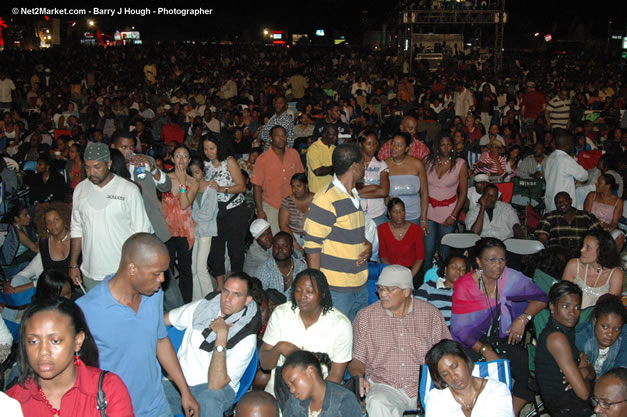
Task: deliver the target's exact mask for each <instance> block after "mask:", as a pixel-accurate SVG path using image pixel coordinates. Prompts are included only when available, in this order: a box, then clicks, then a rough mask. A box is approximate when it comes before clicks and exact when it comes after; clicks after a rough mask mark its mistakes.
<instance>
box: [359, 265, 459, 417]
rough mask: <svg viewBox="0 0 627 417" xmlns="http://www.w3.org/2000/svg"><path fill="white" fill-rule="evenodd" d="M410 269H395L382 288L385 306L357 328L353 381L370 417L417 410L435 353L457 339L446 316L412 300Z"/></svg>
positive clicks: (371, 310) (363, 317) (366, 312)
mask: <svg viewBox="0 0 627 417" xmlns="http://www.w3.org/2000/svg"><path fill="white" fill-rule="evenodd" d="M413 288H414V285H413V277H412V274H411V271H410V270H409V268H405V267H404V266H401V265H390V266H387V267H385V268H384V269H383V271H381V275H380V276H379V281H378V282H377V291H378V292H379V298H380V301H377V302H376V303H374V304H371V305H369V306H368V307H366V308H364V309H363V310H361V311H360V312H359V314H357V317H356V318H355V321H354V322H353V360H352V361H351V362H350V363H349V364H348V372H349V373H350V374H351V376H358V377H359V387H360V390H361V394H362V395H364V394H365V395H366V410H368V415H371V416H377V417H401V416H402V415H403V412H404V411H405V410H408V409H413V408H416V405H417V402H418V401H417V400H418V385H419V378H418V375H419V374H420V367H421V366H422V365H423V364H424V363H425V356H426V354H427V352H428V351H429V349H431V347H432V346H433V345H435V344H436V343H438V342H439V341H440V340H442V339H451V333H450V332H449V330H448V327H447V326H446V322H445V321H444V317H443V316H442V313H440V311H439V310H438V309H437V308H436V307H435V306H433V305H432V304H429V303H427V302H425V301H421V300H418V299H416V298H414V297H413V296H412V290H413Z"/></svg>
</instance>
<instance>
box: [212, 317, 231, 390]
mask: <svg viewBox="0 0 627 417" xmlns="http://www.w3.org/2000/svg"><path fill="white" fill-rule="evenodd" d="M209 327H211V330H213V331H214V332H215V333H216V342H215V346H224V347H225V348H226V342H227V339H228V335H229V327H230V326H229V325H228V324H226V322H225V321H224V318H223V317H218V318H217V319H215V320H214V321H213V322H212V323H211V325H210V326H209ZM207 378H208V381H209V385H208V388H209V389H214V390H220V389H222V388H224V387H225V386H226V384H228V383H229V382H231V378H229V375H228V373H227V371H226V349H224V350H223V351H222V352H218V351H216V350H214V351H213V354H212V355H211V363H210V364H209V375H208V376H207Z"/></svg>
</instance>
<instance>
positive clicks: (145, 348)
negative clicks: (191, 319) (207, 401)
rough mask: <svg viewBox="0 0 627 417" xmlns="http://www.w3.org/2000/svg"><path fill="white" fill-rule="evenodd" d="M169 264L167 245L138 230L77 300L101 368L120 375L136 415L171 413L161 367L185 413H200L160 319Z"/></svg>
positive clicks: (161, 416)
mask: <svg viewBox="0 0 627 417" xmlns="http://www.w3.org/2000/svg"><path fill="white" fill-rule="evenodd" d="M169 265H170V256H169V254H168V249H167V248H166V246H165V245H164V244H163V242H161V241H160V240H159V239H157V238H156V237H155V236H153V235H151V234H148V233H136V234H134V235H132V236H131V237H129V238H128V239H127V240H126V242H124V245H123V246H122V256H121V260H120V266H119V268H118V270H117V272H116V273H115V274H111V275H108V276H107V277H106V278H105V280H104V282H102V283H101V284H100V285H98V286H97V287H96V288H94V289H93V291H90V292H89V293H88V294H87V295H85V296H83V297H81V298H79V299H78V300H77V304H78V305H79V306H80V307H81V309H82V310H83V313H84V314H85V319H86V320H87V324H88V326H89V329H90V331H91V333H92V335H93V336H94V340H95V341H96V345H97V346H98V352H99V356H100V367H101V368H102V369H104V370H107V371H111V372H115V373H116V374H117V375H119V376H120V378H122V381H124V384H126V387H127V388H128V392H129V394H130V396H131V400H132V401H133V410H134V412H135V416H137V417H155V416H156V417H166V416H167V417H171V416H172V412H171V411H170V407H169V405H168V402H167V400H166V397H165V394H164V391H163V386H162V384H161V378H162V374H161V368H160V367H159V364H161V366H163V369H164V370H165V371H166V372H167V374H168V376H169V377H170V379H171V380H172V381H174V383H175V384H176V386H177V387H178V389H179V390H180V392H181V397H182V400H181V401H182V404H183V408H184V410H185V416H186V417H189V416H191V415H194V416H196V417H198V416H199V415H200V409H199V406H198V403H197V402H196V400H195V399H194V397H193V396H192V394H191V392H190V389H189V386H188V385H187V383H186V382H185V377H184V376H183V372H182V371H181V367H180V365H179V362H178V360H177V358H176V353H175V352H174V348H173V347H172V343H171V342H170V339H169V338H168V333H167V331H166V329H165V324H164V321H163V292H162V291H161V289H160V287H161V284H162V283H163V281H164V272H165V271H167V269H168V267H169Z"/></svg>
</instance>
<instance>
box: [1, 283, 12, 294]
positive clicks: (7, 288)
mask: <svg viewBox="0 0 627 417" xmlns="http://www.w3.org/2000/svg"><path fill="white" fill-rule="evenodd" d="M2 292H3V293H5V294H13V293H15V288H13V286H11V283H10V282H7V283H6V284H4V285H3V286H2Z"/></svg>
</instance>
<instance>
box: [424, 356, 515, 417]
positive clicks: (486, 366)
mask: <svg viewBox="0 0 627 417" xmlns="http://www.w3.org/2000/svg"><path fill="white" fill-rule="evenodd" d="M509 366H510V365H509V360H507V359H498V360H496V361H490V362H475V367H474V369H473V370H472V376H476V377H479V378H490V379H495V380H497V381H500V382H502V383H504V384H505V385H507V388H509V390H510V391H511V390H512V373H511V371H510V367H509ZM421 374H422V376H421V377H420V390H419V395H420V403H421V404H422V408H423V409H426V407H425V404H426V403H427V398H428V397H429V392H431V390H433V389H435V385H434V384H433V380H432V379H431V374H429V367H428V366H427V364H424V365H422V371H421Z"/></svg>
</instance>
